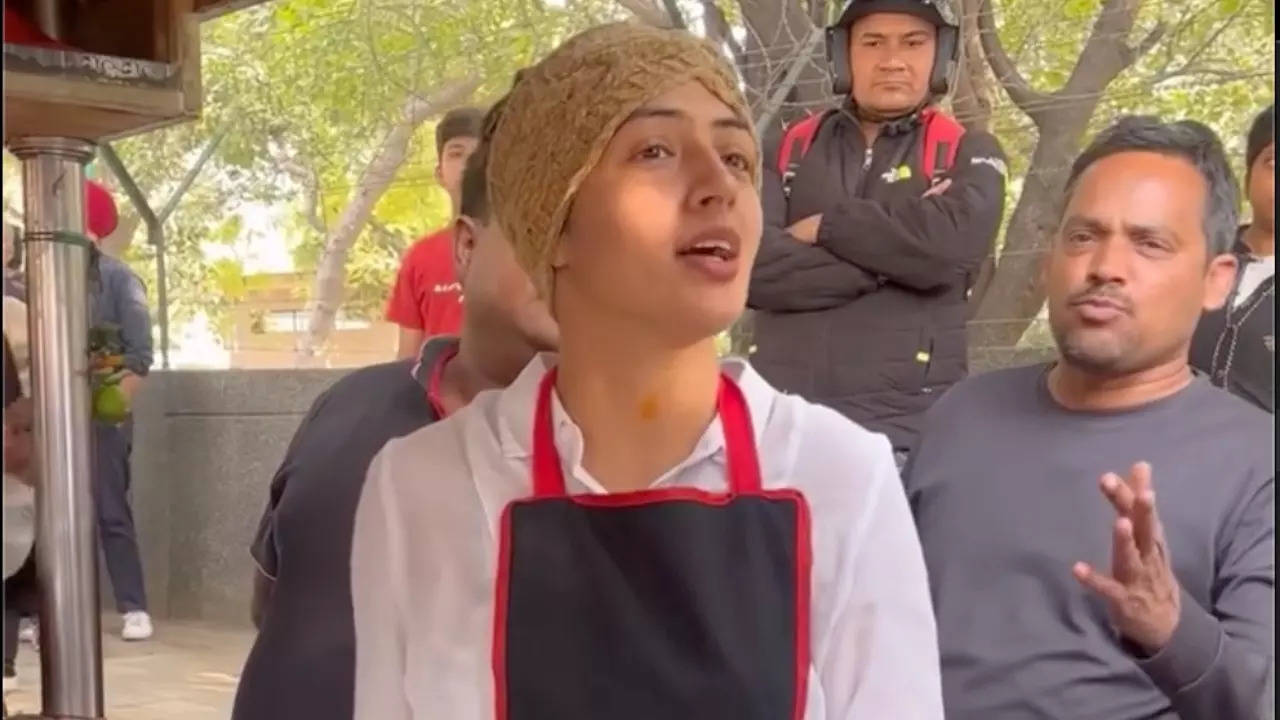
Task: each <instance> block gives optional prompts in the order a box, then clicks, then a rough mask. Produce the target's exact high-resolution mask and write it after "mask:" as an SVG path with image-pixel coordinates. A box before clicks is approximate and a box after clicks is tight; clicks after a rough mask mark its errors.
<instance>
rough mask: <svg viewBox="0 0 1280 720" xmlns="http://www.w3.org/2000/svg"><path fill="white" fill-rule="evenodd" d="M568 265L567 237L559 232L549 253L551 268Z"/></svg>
mask: <svg viewBox="0 0 1280 720" xmlns="http://www.w3.org/2000/svg"><path fill="white" fill-rule="evenodd" d="M568 265H569V239H568V237H567V236H566V235H565V234H564V233H561V235H560V237H558V238H556V247H555V250H554V251H553V252H552V253H551V268H552V269H553V270H562V269H564V268H565V267H567V266H568Z"/></svg>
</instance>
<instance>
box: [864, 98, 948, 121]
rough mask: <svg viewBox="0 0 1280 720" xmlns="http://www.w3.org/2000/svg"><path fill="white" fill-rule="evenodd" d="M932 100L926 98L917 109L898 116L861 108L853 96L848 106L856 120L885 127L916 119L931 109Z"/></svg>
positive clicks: (914, 108) (897, 114)
mask: <svg viewBox="0 0 1280 720" xmlns="http://www.w3.org/2000/svg"><path fill="white" fill-rule="evenodd" d="M931 99H932V98H930V97H928V96H926V97H925V99H924V100H922V101H921V102H920V103H919V104H918V105H916V106H915V107H913V108H911V109H910V110H907V111H906V112H901V113H896V114H889V113H883V112H879V111H876V110H872V109H870V108H864V107H861V106H859V105H858V103H857V101H856V100H854V99H853V96H852V95H850V96H849V101H848V106H849V113H850V114H851V115H853V117H854V119H856V120H860V121H862V122H871V123H880V124H883V125H890V124H895V123H898V122H900V121H903V120H910V119H912V118H915V117H916V116H917V115H919V114H920V111H921V110H924V109H925V108H927V107H929V102H930V100H931Z"/></svg>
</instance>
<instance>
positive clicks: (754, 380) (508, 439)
mask: <svg viewBox="0 0 1280 720" xmlns="http://www.w3.org/2000/svg"><path fill="white" fill-rule="evenodd" d="M555 365H556V356H555V355H554V354H552V353H543V354H541V355H538V356H537V357H535V358H534V359H533V360H532V361H531V362H530V363H529V364H528V365H526V366H525V369H524V370H523V371H521V373H520V375H519V377H517V378H516V380H515V382H513V383H512V384H511V385H509V386H507V388H506V389H505V390H503V391H502V394H501V396H500V397H499V398H498V437H499V439H500V442H501V445H502V453H503V455H504V456H506V457H509V458H527V457H529V456H530V455H531V454H532V452H533V409H534V405H535V402H536V400H537V395H538V385H539V383H540V382H541V381H542V376H543V375H545V374H546V372H547V371H548V370H550V369H551V368H553V367H555ZM720 369H721V370H723V371H724V373H725V374H726V375H728V376H729V377H730V378H731V379H733V380H734V381H736V382H737V383H738V387H739V388H741V390H742V394H743V396H744V397H745V398H746V400H747V409H748V410H749V411H750V413H751V424H752V431H753V433H752V434H753V435H754V436H755V441H756V447H757V448H759V447H761V439H762V438H763V436H764V427H765V425H767V424H768V422H769V415H770V412H771V411H772V410H773V402H774V398H775V397H777V395H778V392H777V391H776V390H774V389H773V388H772V387H771V386H770V385H769V384H768V383H767V382H765V380H764V378H762V377H760V375H759V373H757V372H756V371H755V369H754V368H752V367H751V365H750V363H748V362H747V361H746V360H743V359H741V358H727V359H725V360H722V361H721V362H720ZM552 419H553V421H554V423H555V428H556V440H557V444H558V445H560V447H561V448H562V451H563V449H565V445H564V444H563V442H562V441H563V439H564V438H565V437H566V435H568V436H573V435H575V434H576V437H577V438H578V441H577V442H576V443H573V444H574V445H576V446H577V451H576V452H575V453H574V454H575V455H577V454H580V452H581V444H582V443H581V437H582V432H581V430H579V429H578V427H577V426H576V425H575V424H574V422H573V420H572V419H571V418H570V417H569V416H568V414H567V413H566V412H565V410H564V406H562V405H561V404H560V398H559V397H556V396H555V395H554V394H553V396H552ZM723 454H724V432H723V430H722V429H721V426H720V418H719V417H716V419H715V420H713V421H712V423H711V425H709V426H708V427H707V431H706V432H705V433H703V435H702V438H701V439H699V440H698V444H697V446H695V448H694V451H693V453H692V454H691V455H690V458H689V460H690V461H694V460H697V459H700V458H702V457H705V456H710V455H719V456H723ZM562 460H563V461H567V464H568V465H569V467H574V466H576V465H577V464H578V463H580V462H581V460H582V458H581V457H565V458H562Z"/></svg>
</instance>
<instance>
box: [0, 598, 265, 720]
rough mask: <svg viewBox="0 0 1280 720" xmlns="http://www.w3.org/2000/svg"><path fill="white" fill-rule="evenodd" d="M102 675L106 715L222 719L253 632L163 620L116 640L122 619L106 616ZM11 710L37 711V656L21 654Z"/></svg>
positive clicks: (133, 719) (113, 719)
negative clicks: (133, 639)
mask: <svg viewBox="0 0 1280 720" xmlns="http://www.w3.org/2000/svg"><path fill="white" fill-rule="evenodd" d="M102 624H103V648H102V650H103V655H104V656H105V659H104V661H103V676H104V682H105V685H106V702H107V720H178V719H179V718H180V719H181V720H227V718H228V717H230V715H231V701H232V699H233V698H234V696H235V689H236V681H237V680H238V678H239V673H240V668H241V666H242V665H243V663H244V658H245V655H246V654H248V652H249V645H250V644H251V643H252V641H253V634H252V632H251V631H246V630H240V629H227V628H222V627H215V626H210V625H204V624H200V623H192V622H179V621H160V622H157V623H156V635H155V637H154V638H153V639H152V640H150V641H148V642H143V643H126V642H123V641H121V640H120V635H119V631H120V621H119V619H118V618H115V617H103V620H102ZM18 683H19V688H18V690H17V691H16V692H13V693H10V694H8V695H6V696H5V702H6V704H7V705H8V707H9V711H10V713H37V712H39V710H40V661H39V658H38V657H37V656H36V653H34V652H32V650H31V647H30V646H28V645H23V646H22V648H21V649H20V650H19V651H18Z"/></svg>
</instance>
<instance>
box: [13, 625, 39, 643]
mask: <svg viewBox="0 0 1280 720" xmlns="http://www.w3.org/2000/svg"><path fill="white" fill-rule="evenodd" d="M18 642H24V643H26V644H28V645H30V646H32V647H35V646H36V645H38V644H39V643H40V626H39V625H37V624H36V621H35V620H32V619H31V618H22V620H20V621H18Z"/></svg>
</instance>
